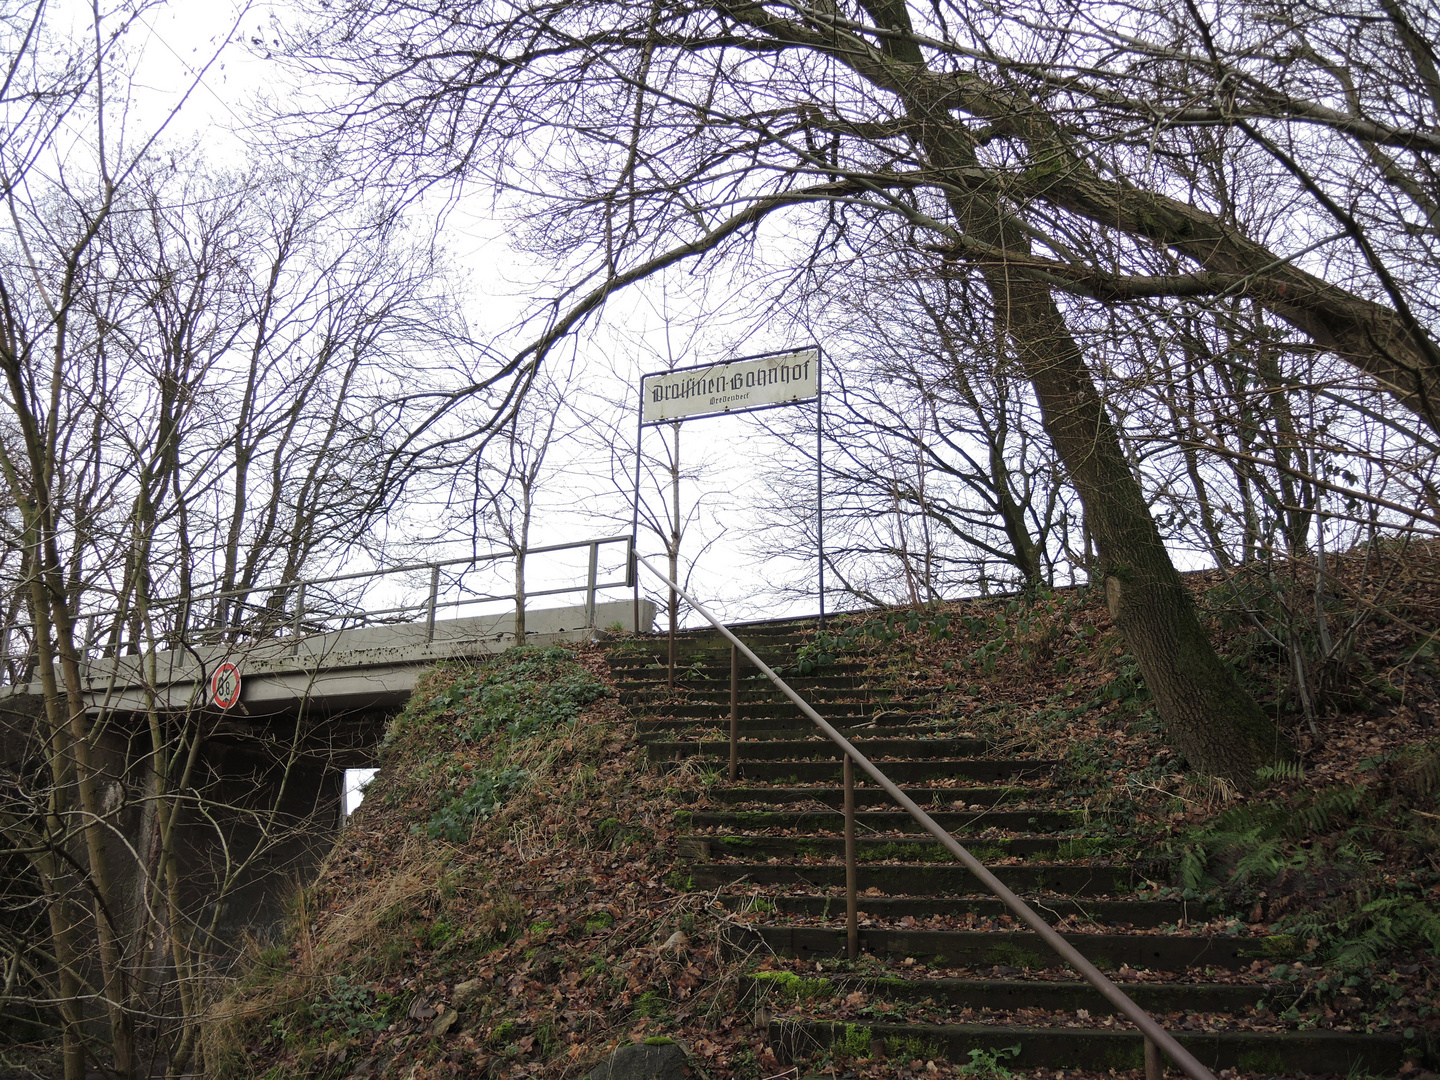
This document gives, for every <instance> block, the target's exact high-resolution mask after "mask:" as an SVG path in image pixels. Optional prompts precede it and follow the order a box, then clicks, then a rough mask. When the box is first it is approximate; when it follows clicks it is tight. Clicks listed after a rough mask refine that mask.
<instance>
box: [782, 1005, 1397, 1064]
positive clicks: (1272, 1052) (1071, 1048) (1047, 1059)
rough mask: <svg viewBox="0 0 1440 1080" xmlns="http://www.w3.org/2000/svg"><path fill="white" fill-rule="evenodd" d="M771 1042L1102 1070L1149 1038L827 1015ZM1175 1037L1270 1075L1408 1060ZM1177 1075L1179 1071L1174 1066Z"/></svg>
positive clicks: (1362, 1039) (1352, 1035)
mask: <svg viewBox="0 0 1440 1080" xmlns="http://www.w3.org/2000/svg"><path fill="white" fill-rule="evenodd" d="M769 1034H770V1044H771V1046H772V1047H773V1048H774V1050H775V1053H776V1056H777V1057H779V1058H780V1060H781V1062H783V1063H789V1062H795V1061H804V1060H808V1059H809V1058H810V1057H811V1056H812V1055H814V1054H817V1053H823V1052H826V1051H828V1050H830V1049H831V1048H832V1047H834V1046H836V1045H837V1044H839V1045H840V1046H843V1047H845V1049H846V1052H847V1053H848V1052H852V1051H853V1052H856V1053H858V1054H866V1053H867V1052H866V1051H865V1049H864V1048H865V1047H867V1046H869V1045H872V1044H877V1043H878V1045H879V1046H880V1047H881V1048H882V1054H883V1055H884V1056H886V1057H890V1058H894V1059H896V1060H904V1061H909V1060H913V1059H920V1060H921V1061H924V1060H936V1059H940V1060H946V1061H953V1062H964V1063H966V1064H970V1063H971V1062H972V1060H973V1059H972V1058H971V1056H970V1054H971V1051H972V1050H980V1051H984V1052H988V1053H991V1054H993V1053H995V1052H996V1051H1008V1050H1009V1048H1010V1047H1018V1048H1019V1052H1018V1054H1016V1055H1015V1056H1013V1057H1009V1056H1005V1055H1002V1059H1001V1061H1000V1064H1002V1065H1003V1066H1004V1067H1006V1068H1013V1069H1022V1070H1023V1069H1037V1068H1047V1069H1056V1068H1060V1069H1069V1068H1083V1069H1088V1070H1095V1071H1105V1070H1112V1069H1113V1070H1127V1069H1142V1068H1144V1065H1145V1040H1144V1037H1143V1036H1141V1035H1140V1033H1139V1032H1138V1031H1134V1030H1133V1029H1132V1030H1125V1029H1123V1028H1121V1027H1118V1026H1117V1027H1115V1028H1097V1027H1060V1026H1056V1027H1036V1026H1029V1027H1025V1026H1018V1025H1011V1024H923V1023H908V1024H896V1023H875V1024H846V1023H834V1022H831V1021H826V1020H804V1019H791V1020H775V1021H772V1022H771V1024H770V1032H769ZM1174 1034H1175V1035H1176V1040H1177V1041H1178V1042H1179V1043H1180V1045H1181V1046H1183V1047H1185V1049H1186V1050H1188V1051H1190V1053H1192V1054H1194V1055H1195V1056H1196V1058H1198V1059H1199V1061H1200V1062H1201V1063H1202V1064H1204V1065H1206V1066H1207V1067H1209V1068H1210V1069H1212V1070H1215V1071H1219V1070H1220V1069H1239V1070H1242V1071H1244V1072H1246V1073H1251V1074H1263V1075H1269V1076H1286V1075H1288V1076H1296V1075H1305V1074H1321V1075H1339V1076H1394V1075H1395V1074H1396V1073H1397V1072H1398V1071H1399V1069H1400V1066H1401V1065H1402V1064H1403V1063H1404V1061H1405V1049H1406V1048H1405V1044H1404V1041H1403V1040H1402V1039H1401V1037H1400V1036H1399V1035H1367V1034H1362V1033H1360V1032H1340V1031H1284V1032H1270V1031H1215V1032H1198V1031H1177V1032H1175V1033H1174ZM1171 1072H1172V1074H1173V1073H1174V1072H1175V1070H1174V1069H1173V1067H1172V1068H1171Z"/></svg>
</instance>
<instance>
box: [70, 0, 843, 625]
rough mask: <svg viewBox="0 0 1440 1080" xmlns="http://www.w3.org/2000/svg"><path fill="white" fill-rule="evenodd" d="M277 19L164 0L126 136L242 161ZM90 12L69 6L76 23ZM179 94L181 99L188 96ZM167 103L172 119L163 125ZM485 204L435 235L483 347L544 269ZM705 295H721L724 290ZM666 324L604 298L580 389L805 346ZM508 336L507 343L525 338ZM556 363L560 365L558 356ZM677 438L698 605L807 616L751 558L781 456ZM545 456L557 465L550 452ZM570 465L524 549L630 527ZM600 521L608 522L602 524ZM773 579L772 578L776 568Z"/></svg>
mask: <svg viewBox="0 0 1440 1080" xmlns="http://www.w3.org/2000/svg"><path fill="white" fill-rule="evenodd" d="M283 10H284V9H283V8H280V7H274V8H271V7H268V6H260V5H245V6H244V7H243V8H242V6H241V5H237V4H235V3H233V2H226V0H222V2H219V3H215V2H213V0H207V2H198V0H171V2H170V3H168V4H164V5H162V6H158V7H155V8H152V9H150V10H149V11H147V12H146V13H145V14H144V16H143V18H142V20H141V22H140V24H139V26H137V28H136V29H135V31H134V33H133V36H132V38H131V42H130V45H129V48H130V50H131V52H132V55H133V56H134V60H133V70H134V71H135V72H136V76H135V79H134V91H133V94H132V99H131V102H130V111H129V119H128V121H127V126H128V128H129V131H128V132H127V134H128V135H129V137H130V138H131V140H132V141H133V140H134V139H135V138H137V137H139V138H143V137H144V136H145V135H147V134H148V133H150V132H152V131H153V130H154V129H155V127H156V126H157V125H158V124H160V123H167V128H166V140H167V141H170V142H174V143H185V142H188V141H190V140H192V139H193V140H196V141H198V142H199V144H200V146H201V147H202V148H203V149H204V150H205V152H206V154H207V156H209V157H210V159H211V160H212V161H218V162H224V161H225V160H227V159H234V160H239V159H240V158H241V157H243V156H244V155H245V154H246V152H247V151H246V149H245V145H244V141H243V140H242V138H241V137H240V136H239V134H238V132H239V130H240V129H242V128H243V127H244V126H245V124H246V122H247V121H248V119H249V117H251V116H253V115H255V110H254V108H253V107H252V105H253V103H254V102H255V101H256V100H257V98H258V97H259V96H260V95H261V94H265V95H269V96H270V97H271V98H272V99H273V100H276V101H277V102H278V103H281V104H283V103H284V100H285V98H286V96H287V95H286V92H285V85H286V83H285V77H286V73H285V71H284V69H283V68H282V67H281V65H280V64H278V63H276V62H275V61H273V60H269V59H267V58H266V57H265V56H264V55H263V51H264V47H265V45H266V44H268V43H270V42H272V41H273V40H274V38H275V34H274V32H273V19H274V18H275V17H276V13H279V12H283ZM87 15H88V12H85V11H83V10H79V8H78V6H77V10H76V15H75V18H76V19H77V20H83V19H85V18H86V17H87ZM237 19H238V22H237ZM237 26H238V29H235V32H234V34H233V35H232V34H231V31H232V28H236V27H237ZM207 65H208V67H207ZM202 69H203V75H202V74H201V71H202ZM197 77H198V78H199V81H198V83H195V80H196V79H197ZM192 84H194V88H193V90H192V89H191V86H192ZM187 90H190V94H189V97H188V99H187V98H185V97H184V94H185V92H186V91H187ZM177 106H178V107H179V111H178V113H176V114H175V115H174V116H173V118H169V119H168V121H167V117H169V114H170V113H171V111H172V110H174V109H176V107H177ZM489 205H490V200H489V198H488V196H486V195H485V194H483V193H477V194H476V196H475V197H473V198H471V199H468V200H466V201H464V202H462V203H460V204H459V205H458V206H457V207H455V208H454V209H453V210H452V211H451V212H450V213H449V214H448V216H447V217H446V218H445V228H444V230H443V232H442V234H441V237H442V242H443V244H444V246H445V247H446V248H447V249H448V251H449V254H450V255H451V257H452V259H454V260H455V261H456V262H457V263H458V264H459V266H460V267H461V268H462V269H463V270H464V271H465V273H466V274H467V275H468V284H469V289H468V296H467V297H466V301H467V302H466V309H467V314H468V317H469V318H470V320H471V325H472V329H473V330H474V331H475V332H476V335H477V336H478V337H480V338H481V339H485V340H493V339H496V338H505V335H506V331H507V330H510V329H511V328H512V327H513V326H514V324H515V323H516V321H517V319H518V318H519V317H520V316H521V314H522V313H523V312H524V311H525V310H526V308H527V306H528V305H529V303H530V300H529V298H530V296H531V295H532V293H534V292H535V290H534V289H533V288H532V284H533V283H536V282H538V281H540V280H542V279H543V278H544V276H545V271H546V268H545V267H542V266H538V265H535V264H534V263H532V261H531V260H530V259H529V258H528V257H527V256H526V255H525V253H523V252H519V251H517V250H515V249H514V248H513V247H512V246H511V245H510V243H509V242H508V239H507V235H508V232H509V223H508V222H507V221H505V220H504V219H503V218H498V217H495V216H492V215H491V214H490V213H489ZM417 224H423V225H425V226H429V225H431V224H433V222H432V221H425V222H423V223H417ZM687 284H688V285H689V286H691V287H694V286H695V285H696V284H697V283H696V281H695V280H694V279H690V280H689V281H688V282H687ZM700 287H701V288H702V289H709V288H711V287H712V283H710V282H703V283H700ZM715 287H718V288H722V289H723V288H725V287H726V283H724V282H720V283H718V285H716V286H715ZM670 304H671V305H673V306H674V307H677V308H678V309H679V310H682V311H683V310H685V307H686V305H685V302H684V300H683V298H682V299H678V300H677V299H673V298H672V299H671V301H670ZM667 314H669V312H668V311H667V310H666V301H665V298H664V297H657V295H656V293H655V290H651V291H650V293H649V294H648V295H647V294H644V293H642V292H640V291H639V290H634V291H632V292H630V293H627V294H623V295H622V296H620V297H618V298H616V299H613V300H612V301H611V302H610V304H609V305H608V307H607V310H606V312H605V313H604V316H603V318H602V319H601V320H600V321H599V322H595V321H592V322H591V323H590V324H588V327H587V332H585V333H582V335H581V336H580V338H579V339H578V340H577V342H576V343H575V346H574V351H573V352H574V356H575V358H576V361H577V366H578V381H579V382H581V383H582V384H594V383H596V382H597V380H598V381H599V382H600V383H603V384H604V385H605V387H606V388H607V390H608V392H611V393H612V394H613V391H614V390H615V389H616V388H618V387H620V386H625V387H627V388H628V392H629V397H630V402H629V403H628V404H627V409H631V410H633V408H634V406H635V404H638V377H639V375H640V373H641V372H644V371H655V370H661V369H663V368H665V367H666V366H669V363H671V362H673V363H674V364H675V365H676V366H686V365H690V364H698V363H709V362H713V361H717V360H722V359H726V358H729V357H731V356H734V355H739V354H745V355H748V354H752V353H757V352H763V351H769V350H772V349H781V348H786V347H789V346H791V345H794V344H799V343H802V342H803V340H804V338H803V337H797V336H796V334H795V333H794V332H793V328H790V327H788V326H785V325H766V324H765V323H764V322H763V320H760V321H756V322H750V321H742V322H741V323H740V324H739V325H724V326H721V327H719V328H718V329H717V331H716V332H715V333H713V334H712V335H708V336H705V337H701V338H700V339H698V340H697V339H696V337H695V335H694V331H693V328H692V327H689V326H683V325H681V322H682V320H674V321H670V320H667V318H666V316H667ZM667 322H670V325H669V326H668V327H667ZM667 329H668V331H669V332H667ZM508 340H509V342H510V343H511V344H512V347H513V345H515V344H518V343H520V340H521V339H519V338H513V337H511V338H509V339H508ZM711 342H713V347H711ZM731 342H735V343H738V348H730V347H729V344H730V343H731ZM557 353H558V354H559V355H561V356H564V355H566V353H565V350H563V349H562V350H557ZM610 415H612V416H613V417H614V418H615V422H617V423H619V424H621V425H623V430H625V431H627V432H632V433H633V430H634V419H633V413H631V414H630V415H628V416H621V415H619V413H618V410H613V411H611V413H610ZM669 437H670V436H669V435H668V433H667V435H666V438H667V439H668V438H669ZM645 438H646V440H647V445H651V440H655V439H658V438H659V432H658V429H652V430H651V431H648V432H647V433H646V436H645ZM681 439H682V452H681V457H682V466H686V465H688V464H692V463H696V462H704V463H706V464H705V466H704V470H703V471H704V473H705V476H706V477H708V480H707V479H705V478H704V477H702V478H698V479H696V480H692V481H687V482H685V483H684V484H683V485H682V489H681V503H682V511H685V510H688V509H689V508H690V507H691V506H693V505H694V503H695V502H696V501H697V500H698V501H699V502H700V505H701V507H702V509H701V512H700V514H699V517H698V519H697V520H696V521H695V523H694V524H693V525H692V526H691V529H690V531H689V532H687V537H686V541H685V544H684V547H683V550H682V561H685V562H688V561H690V560H692V559H695V558H697V557H698V556H699V555H700V553H701V551H702V549H703V553H704V557H703V559H701V561H700V567H699V569H697V571H696V573H695V576H694V578H693V579H692V584H693V585H694V586H695V587H696V588H697V590H698V591H699V594H700V596H701V598H702V599H703V600H707V601H714V602H715V603H716V606H717V609H718V610H719V611H720V612H721V613H728V616H729V617H733V618H745V617H749V618H756V617H762V618H763V617H775V616H780V615H786V614H800V613H805V612H808V611H813V610H815V603H814V602H813V601H811V602H809V603H800V604H799V605H798V606H796V607H793V608H790V607H784V606H777V602H776V600H775V598H774V596H773V595H772V594H771V593H770V592H769V590H768V589H767V588H766V571H765V570H764V568H762V567H759V566H757V565H756V563H755V560H754V559H753V558H752V557H751V556H750V554H749V551H748V544H749V534H750V529H749V525H750V521H749V517H748V515H747V514H746V512H745V507H746V504H747V492H746V490H745V489H746V486H747V483H754V482H755V477H756V475H757V472H758V469H757V465H758V464H759V463H769V462H773V461H775V460H776V459H777V456H778V455H782V454H783V448H782V447H781V446H780V445H779V444H778V442H776V441H775V440H773V439H771V438H769V437H767V436H765V435H764V433H763V432H761V431H760V429H759V427H758V425H757V424H756V423H755V422H753V421H751V420H745V419H740V418H718V419H711V420H704V421H698V422H692V423H691V424H689V425H687V426H686V427H685V428H684V430H683V433H682V436H681ZM555 459H556V460H557V463H558V462H559V459H560V455H558V454H557V455H555ZM799 466H800V463H799V462H797V467H799ZM576 468H577V469H580V470H583V471H584V472H586V473H589V474H590V475H579V474H577V475H575V476H573V477H572V478H570V479H568V480H562V481H561V483H560V484H559V485H558V486H557V487H556V488H554V489H553V490H552V491H551V492H550V493H549V496H550V497H549V498H548V499H545V500H544V501H545V502H548V503H549V505H548V506H547V507H546V509H545V511H544V512H543V513H542V514H541V515H540V516H539V517H538V518H537V521H536V524H535V526H534V528H533V531H532V535H531V542H532V544H533V545H536V546H540V545H545V544H553V543H563V542H568V541H572V540H581V539H591V538H595V537H600V536H609V535H615V534H618V533H622V532H627V531H628V522H627V523H625V524H623V525H621V524H618V523H617V522H616V521H615V520H613V517H614V516H618V517H620V518H622V519H623V518H628V511H627V510H626V502H627V501H628V495H627V496H625V497H624V498H623V499H622V497H621V496H620V495H619V494H618V493H617V492H614V491H613V490H608V491H607V490H605V489H607V488H609V483H608V470H606V474H607V475H605V476H600V477H597V476H595V475H593V471H594V468H595V463H594V462H590V463H588V464H584V463H582V464H577V466H576ZM627 472H628V467H627ZM737 481H738V482H737ZM607 513H608V514H609V515H612V519H611V520H605V518H604V516H603V515H605V514H607ZM640 549H641V552H642V553H643V554H652V553H654V554H657V555H658V554H659V553H660V552H661V551H662V546H661V544H660V542H659V541H658V539H657V538H655V537H654V536H653V535H650V536H647V535H646V534H644V533H643V532H642V535H641V541H640ZM537 569H539V568H538V567H537ZM775 572H781V568H780V567H778V566H777V567H776V568H775ZM612 598H619V597H618V596H615V597H612ZM565 602H566V598H563V597H561V598H552V599H547V600H545V601H543V602H542V605H541V606H559V605H561V604H563V603H565ZM576 602H579V600H578V598H577V600H576Z"/></svg>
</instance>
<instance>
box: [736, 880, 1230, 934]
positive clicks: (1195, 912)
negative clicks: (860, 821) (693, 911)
mask: <svg viewBox="0 0 1440 1080" xmlns="http://www.w3.org/2000/svg"><path fill="white" fill-rule="evenodd" d="M740 887H741V888H742V889H743V888H744V885H743V884H742V885H741V886H740ZM720 899H721V902H723V903H724V904H726V905H727V906H728V907H730V908H732V909H733V910H735V911H747V910H755V909H756V908H757V904H758V905H760V906H762V907H764V906H765V905H768V907H765V910H767V911H770V912H771V913H773V914H774V915H776V916H780V917H784V916H787V915H789V916H807V917H819V918H823V919H827V920H830V921H831V922H836V921H837V920H840V921H843V920H844V918H845V897H844V895H843V893H841V894H835V895H827V896H819V895H814V894H804V893H783V894H778V895H777V894H761V893H758V892H755V893H748V894H747V893H743V892H739V893H725V894H722V895H721V897H720ZM1035 905H1036V907H1037V910H1039V911H1040V913H1041V914H1042V915H1044V916H1045V917H1046V918H1047V919H1049V920H1051V921H1052V922H1054V921H1057V920H1059V919H1064V918H1067V917H1074V918H1077V919H1083V920H1085V921H1086V922H1090V923H1094V924H1095V925H1098V926H1114V925H1126V926H1136V927H1154V926H1172V925H1178V924H1180V923H1183V922H1190V921H1194V922H1204V921H1205V920H1206V919H1208V918H1210V915H1211V912H1210V910H1209V909H1208V908H1207V907H1206V906H1205V905H1203V904H1200V903H1199V902H1196V901H1189V902H1186V901H1180V900H1075V899H1069V898H1065V899H1061V898H1058V897H1047V898H1045V899H1044V900H1037V901H1035ZM858 907H859V910H861V911H863V912H865V915H866V917H867V918H871V919H875V920H878V921H880V922H895V921H897V920H899V919H903V918H906V917H909V918H912V919H928V918H930V917H931V916H935V915H942V916H965V915H974V916H975V917H976V918H978V919H999V918H1000V917H1001V916H1003V915H1007V914H1009V911H1008V909H1007V908H1006V907H1005V905H1004V904H1003V903H1001V902H1000V901H999V900H997V899H994V898H986V897H969V898H957V897H953V896H943V897H942V896H864V897H860V898H859V904H858Z"/></svg>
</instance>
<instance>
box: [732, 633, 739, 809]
mask: <svg viewBox="0 0 1440 1080" xmlns="http://www.w3.org/2000/svg"><path fill="white" fill-rule="evenodd" d="M739 778H740V650H739V649H737V648H736V647H735V646H734V645H731V646H730V783H732V784H733V783H735V781H736V780H738V779H739Z"/></svg>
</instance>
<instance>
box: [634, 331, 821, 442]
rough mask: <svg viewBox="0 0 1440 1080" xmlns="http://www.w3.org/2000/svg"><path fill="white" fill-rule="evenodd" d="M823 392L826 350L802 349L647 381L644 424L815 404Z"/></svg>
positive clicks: (642, 411) (642, 391)
mask: <svg viewBox="0 0 1440 1080" xmlns="http://www.w3.org/2000/svg"><path fill="white" fill-rule="evenodd" d="M819 392H820V350H819V349H816V348H808V349H797V350H796V351H794V352H788V353H776V354H774V355H773V356H759V357H756V358H754V359H753V360H732V361H730V362H729V363H724V364H712V365H711V366H709V367H703V368H689V369H688V370H684V371H663V372H660V373H658V374H655V375H646V376H644V377H643V378H642V379H641V380H640V399H641V400H640V419H641V422H642V423H645V424H655V423H659V422H661V421H663V420H685V419H689V418H690V417H695V416H716V415H722V414H724V413H732V412H745V411H746V410H747V409H765V408H769V407H771V406H773V405H791V404H794V403H796V402H800V401H812V400H814V399H815V397H816V396H817V395H818V394H819Z"/></svg>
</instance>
